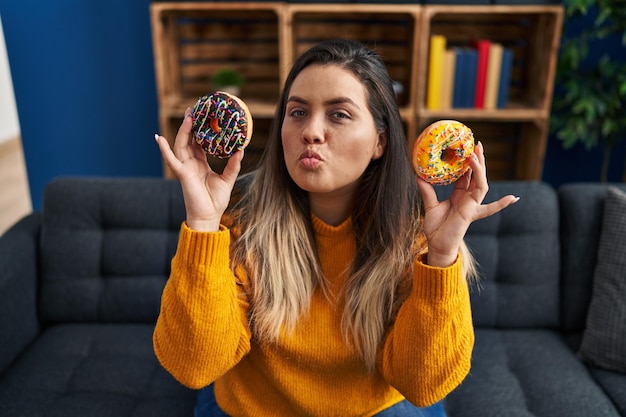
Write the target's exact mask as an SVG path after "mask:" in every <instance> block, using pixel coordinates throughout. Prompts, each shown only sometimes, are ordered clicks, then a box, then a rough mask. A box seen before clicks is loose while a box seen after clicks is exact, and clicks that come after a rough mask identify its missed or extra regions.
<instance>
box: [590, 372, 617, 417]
mask: <svg viewBox="0 0 626 417" xmlns="http://www.w3.org/2000/svg"><path fill="white" fill-rule="evenodd" d="M589 372H591V375H593V377H594V378H595V380H596V381H597V382H598V384H600V386H601V387H602V389H603V390H604V392H606V394H607V395H608V396H609V397H610V398H611V400H612V401H613V404H615V408H617V410H618V411H619V412H620V414H621V415H622V416H626V374H623V373H619V372H613V371H607V370H606V369H600V368H596V367H594V366H590V367H589Z"/></svg>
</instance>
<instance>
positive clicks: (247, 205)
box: [154, 41, 516, 417]
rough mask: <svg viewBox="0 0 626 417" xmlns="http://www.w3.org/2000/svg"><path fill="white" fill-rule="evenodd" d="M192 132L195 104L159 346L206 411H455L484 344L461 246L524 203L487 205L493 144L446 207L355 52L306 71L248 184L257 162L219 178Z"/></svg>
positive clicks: (339, 52) (181, 166)
mask: <svg viewBox="0 0 626 417" xmlns="http://www.w3.org/2000/svg"><path fill="white" fill-rule="evenodd" d="M191 125H192V123H191V118H190V110H189V109H188V110H187V112H186V114H185V119H184V121H183V123H182V125H181V127H180V129H179V132H178V135H177V137H176V141H175V144H174V149H173V151H172V150H171V149H170V148H169V146H168V143H167V141H166V139H165V138H163V137H160V136H157V142H158V144H159V147H160V149H161V152H162V154H163V157H164V159H165V161H166V163H167V164H168V166H169V167H170V168H171V169H172V171H173V172H175V173H176V175H177V176H178V178H179V180H180V182H181V185H182V188H183V195H184V199H185V206H186V216H187V217H186V221H185V222H184V224H183V225H182V226H181V232H180V237H179V244H178V250H177V252H176V255H175V257H174V259H173V260H172V272H171V276H170V279H169V280H168V283H167V285H166V287H165V289H164V292H163V299H162V306H161V313H160V316H159V319H158V322H157V325H156V328H155V332H154V348H155V352H156V354H157V357H158V358H159V361H160V362H161V364H162V365H163V366H164V367H165V368H166V369H167V370H168V371H169V372H170V373H171V374H172V375H173V376H174V377H175V378H176V379H178V380H179V381H180V382H181V383H183V384H185V385H187V386H189V387H191V388H197V389H199V388H203V390H202V391H201V393H200V395H199V399H198V405H197V407H196V414H197V415H198V416H199V417H200V416H208V415H216V416H223V415H231V416H265V415H271V416H299V415H308V416H342V417H345V416H372V415H379V416H390V415H415V416H421V415H440V416H441V415H444V412H443V408H442V407H441V404H440V403H438V402H439V401H440V400H441V399H442V398H444V397H445V396H446V395H447V394H448V393H449V392H450V391H451V390H453V389H454V388H455V387H456V386H457V385H458V384H459V383H460V382H461V381H462V380H463V379H464V377H465V376H466V375H467V373H468V371H469V369H470V357H471V352H472V347H473V341H474V334H473V327H472V318H471V310H470V302H469V291H468V286H467V279H468V278H469V277H470V276H471V274H472V273H473V264H472V259H471V257H470V255H469V254H468V253H467V251H466V250H464V244H463V237H464V235H465V232H466V231H467V228H468V227H469V225H470V223H471V222H472V221H474V220H476V219H480V218H483V217H486V216H489V215H491V214H493V213H495V212H497V211H499V210H501V209H503V208H504V207H506V206H508V205H509V204H511V203H513V202H515V201H516V199H515V197H513V196H506V197H504V198H502V199H500V200H499V201H496V202H493V203H491V204H487V205H482V204H481V203H482V200H483V198H484V196H485V194H486V192H487V189H488V185H487V179H486V168H485V159H484V155H483V149H482V145H480V144H478V145H477V147H476V152H475V156H474V157H472V160H471V172H470V173H468V174H466V175H465V176H464V177H463V178H461V179H460V180H459V181H458V182H457V183H456V185H455V189H454V191H453V193H452V195H451V197H450V199H449V200H447V201H443V202H439V201H437V197H436V194H435V192H434V190H433V188H432V186H430V185H429V184H426V183H424V182H422V181H421V180H417V179H416V176H415V174H414V173H413V170H412V167H411V164H410V161H409V159H408V156H407V155H408V152H407V148H406V139H405V137H404V133H403V128H402V123H401V120H400V116H399V112H398V108H397V105H396V102H395V97H394V93H393V88H392V84H391V80H390V78H389V76H388V74H387V71H386V69H385V66H384V64H383V63H382V61H381V60H380V58H379V57H378V56H377V55H376V54H374V53H373V52H372V51H370V50H369V49H367V48H365V47H364V46H363V45H361V44H359V43H356V42H351V41H330V42H324V43H321V44H319V45H317V46H315V47H313V48H312V49H311V50H309V51H308V52H306V53H305V54H303V55H302V56H301V57H300V58H299V59H298V60H297V61H296V63H295V64H294V66H293V68H292V70H291V72H290V74H289V76H288V78H287V80H286V82H285V86H284V89H283V93H282V95H281V98H280V101H279V103H278V107H277V112H276V117H275V120H274V124H273V131H272V132H271V134H270V137H269V139H268V144H267V147H266V150H265V153H264V156H263V160H262V162H261V163H260V166H259V168H258V170H257V171H256V172H254V173H252V174H250V175H244V176H242V178H240V180H239V181H236V180H237V177H238V174H239V170H240V164H241V160H242V158H243V153H244V152H243V151H239V152H238V153H236V154H235V155H234V156H233V157H232V158H231V159H230V160H229V161H228V164H227V166H226V168H225V170H224V172H223V173H222V174H217V173H215V172H213V171H212V170H211V168H210V167H209V166H208V165H207V164H206V160H205V157H204V154H203V153H202V151H201V149H200V147H198V146H196V145H194V144H193V143H192V140H191V137H190V132H191ZM231 194H232V198H231ZM435 403H438V404H437V405H435V406H434V407H430V408H428V409H423V408H418V407H425V406H430V405H432V404H435ZM394 413H395V414H394ZM428 413H431V414H428ZM433 413H434V414H433Z"/></svg>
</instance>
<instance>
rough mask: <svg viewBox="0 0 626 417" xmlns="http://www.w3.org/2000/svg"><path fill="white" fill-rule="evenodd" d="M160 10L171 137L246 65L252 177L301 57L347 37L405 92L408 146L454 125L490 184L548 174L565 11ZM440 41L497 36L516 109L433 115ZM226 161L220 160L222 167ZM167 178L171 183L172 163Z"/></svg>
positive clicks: (165, 128) (156, 10)
mask: <svg viewBox="0 0 626 417" xmlns="http://www.w3.org/2000/svg"><path fill="white" fill-rule="evenodd" d="M150 8H151V23H152V36H153V47H154V60H155V71H156V80H157V93H158V100H159V123H160V129H161V132H162V134H163V135H164V136H166V137H167V138H168V139H169V140H171V141H173V140H174V138H175V135H176V131H177V130H178V126H179V124H180V121H181V118H182V115H183V113H184V110H185V108H186V107H188V106H193V104H194V103H195V101H196V100H197V98H198V97H199V96H201V95H204V94H206V93H208V92H209V91H210V90H211V85H210V78H211V75H212V74H213V73H214V72H215V71H216V70H217V69H219V68H221V67H225V66H228V67H233V68H236V69H239V70H240V71H241V72H242V73H243V74H244V76H245V78H246V84H245V85H244V87H243V90H242V93H241V97H242V98H243V99H244V100H245V101H246V103H247V104H248V105H249V107H250V110H251V112H252V114H253V116H254V126H255V128H254V137H253V140H252V141H251V144H250V147H249V148H248V152H247V153H246V158H244V166H243V170H244V171H247V170H250V169H253V168H254V166H255V165H256V163H257V162H258V158H259V157H260V155H261V153H262V150H263V146H264V144H265V143H266V140H267V137H268V135H269V130H270V128H271V123H272V118H273V115H274V111H275V105H276V102H277V100H278V96H279V93H280V90H281V88H282V84H283V82H284V80H285V79H286V77H287V73H288V71H289V68H290V67H291V64H292V63H293V62H294V60H295V58H296V57H297V56H298V55H299V54H300V53H302V52H303V51H304V50H306V49H307V48H308V47H310V46H311V45H313V44H315V43H316V42H318V41H321V40H324V39H333V38H347V39H356V40H359V41H361V42H363V43H365V44H366V45H368V46H370V47H372V48H373V49H374V50H376V52H378V53H379V54H380V55H381V56H382V58H383V60H384V61H385V63H386V64H387V68H388V70H389V73H390V75H391V77H392V78H393V79H394V80H396V81H398V82H399V83H400V84H401V85H402V86H403V88H404V92H403V94H402V95H401V96H400V97H399V105H400V114H401V116H402V120H403V122H404V124H405V130H406V134H407V138H408V142H409V143H408V144H409V146H412V143H413V141H414V138H415V137H416V136H417V133H418V132H419V131H421V129H423V128H424V127H425V126H426V125H428V124H429V123H430V122H432V121H435V120H439V119H448V118H450V119H456V120H459V121H462V122H464V123H466V124H468V125H469V126H470V127H471V128H472V130H474V132H475V135H476V137H477V138H478V139H479V140H481V141H483V142H484V143H485V147H486V153H487V157H488V160H489V173H490V179H535V180H538V179H540V177H541V171H542V167H543V158H544V156H545V148H546V144H547V136H548V123H549V112H550V105H551V99H552V90H553V86H554V74H555V70H556V59H557V52H558V46H559V42H560V34H561V26H562V19H563V9H562V6H518V5H516V6H501V5H494V6H492V5H476V6H465V5H463V6H455V5H425V6H423V5H419V4H415V5H412V4H355V3H351V4H301V3H297V4H296V3H279V2H276V3H248V2H241V3H230V2H171V3H170V2H155V3H152V4H151V6H150ZM432 34H443V35H445V36H446V37H447V38H448V42H449V44H452V45H454V44H459V45H462V44H467V43H469V42H470V41H471V40H472V39H477V38H488V39H491V40H493V41H497V42H501V43H503V44H504V45H507V46H510V47H512V48H513V49H514V54H515V63H516V65H515V67H514V72H513V76H512V78H513V80H512V86H511V93H510V100H509V103H510V104H509V106H508V107H507V108H506V109H497V110H476V109H449V110H437V111H434V110H428V109H426V105H425V101H426V99H425V97H426V83H427V77H428V73H427V72H428V53H429V51H428V47H429V38H430V35H432ZM223 164H224V161H222V160H215V161H211V165H212V166H215V167H216V168H217V169H219V167H220V165H221V166H223ZM165 176H167V177H171V176H172V175H171V172H169V170H168V169H167V168H165Z"/></svg>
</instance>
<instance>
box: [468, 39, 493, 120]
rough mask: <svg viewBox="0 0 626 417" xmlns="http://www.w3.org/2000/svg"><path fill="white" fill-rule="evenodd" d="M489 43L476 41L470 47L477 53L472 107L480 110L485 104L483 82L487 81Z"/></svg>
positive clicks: (481, 40) (483, 40)
mask: <svg viewBox="0 0 626 417" xmlns="http://www.w3.org/2000/svg"><path fill="white" fill-rule="evenodd" d="M490 45H491V41H489V40H487V39H478V40H476V41H473V42H472V46H474V48H476V51H477V52H478V61H477V64H476V91H475V96H474V107H475V108H477V109H482V108H483V107H484V104H485V82H486V80H487V63H488V61H489V47H490Z"/></svg>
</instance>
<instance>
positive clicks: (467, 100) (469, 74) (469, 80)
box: [463, 49, 478, 108]
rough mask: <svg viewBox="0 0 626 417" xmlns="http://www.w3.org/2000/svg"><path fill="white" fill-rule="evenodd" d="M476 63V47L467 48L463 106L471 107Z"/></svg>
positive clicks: (474, 91)
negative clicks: (465, 85)
mask: <svg viewBox="0 0 626 417" xmlns="http://www.w3.org/2000/svg"><path fill="white" fill-rule="evenodd" d="M477 65H478V51H477V50H476V49H468V50H467V66H466V68H465V74H464V77H465V81H464V82H465V83H466V84H467V87H466V88H467V89H466V91H465V96H464V97H463V103H464V106H463V107H468V108H473V107H474V98H475V96H476V72H477Z"/></svg>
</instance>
